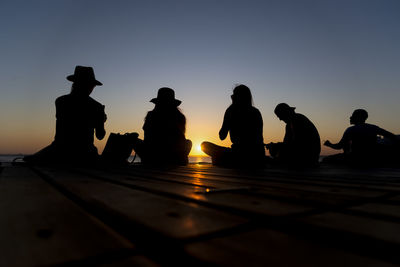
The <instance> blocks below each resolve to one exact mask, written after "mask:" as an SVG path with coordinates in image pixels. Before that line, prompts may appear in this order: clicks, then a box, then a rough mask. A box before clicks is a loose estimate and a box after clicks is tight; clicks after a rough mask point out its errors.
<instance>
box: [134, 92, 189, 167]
mask: <svg viewBox="0 0 400 267" xmlns="http://www.w3.org/2000/svg"><path fill="white" fill-rule="evenodd" d="M150 102H152V103H154V104H155V107H154V109H153V110H152V111H149V112H148V113H147V115H146V118H145V122H144V125H143V131H144V139H143V140H141V139H139V138H137V139H136V140H134V142H133V149H134V150H135V152H136V153H137V154H138V156H139V157H140V159H141V161H142V163H144V164H155V165H165V164H167V165H171V164H172V165H185V164H187V163H188V155H189V152H190V149H191V148H192V142H191V141H190V140H187V139H186V138H185V131H186V118H185V115H183V114H182V112H181V111H180V110H179V108H178V106H179V105H180V104H181V103H182V102H181V101H180V100H177V99H175V92H174V90H172V89H171V88H168V87H162V88H160V89H159V90H158V93H157V97H156V98H153V99H151V100H150ZM163 151H166V153H168V156H167V157H166V156H165V154H164V153H163Z"/></svg>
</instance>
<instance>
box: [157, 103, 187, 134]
mask: <svg viewBox="0 0 400 267" xmlns="http://www.w3.org/2000/svg"><path fill="white" fill-rule="evenodd" d="M153 112H155V113H157V114H158V115H159V116H161V117H165V119H166V120H168V119H174V120H176V122H177V123H178V125H179V128H180V129H181V130H182V131H183V134H185V133H186V117H185V115H184V114H183V113H182V111H181V109H180V108H179V107H177V106H175V105H169V104H167V105H165V104H156V105H155V106H154V109H153Z"/></svg>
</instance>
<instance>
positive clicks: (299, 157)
mask: <svg viewBox="0 0 400 267" xmlns="http://www.w3.org/2000/svg"><path fill="white" fill-rule="evenodd" d="M295 109H296V108H295V107H291V106H289V105H288V104H286V103H280V104H278V105H277V106H276V107H275V110H274V112H275V115H276V116H277V117H278V118H279V119H280V120H281V121H283V122H285V123H286V128H285V137H284V139H283V142H280V143H269V144H267V145H266V148H267V149H268V150H269V151H270V154H271V157H272V158H273V159H274V162H277V163H279V164H286V165H289V166H296V167H310V166H315V165H318V161H319V154H320V152H321V140H320V137H319V133H318V130H317V128H316V127H315V126H314V124H313V123H312V122H311V121H310V120H309V119H308V118H307V117H306V116H304V115H303V114H300V113H296V112H295Z"/></svg>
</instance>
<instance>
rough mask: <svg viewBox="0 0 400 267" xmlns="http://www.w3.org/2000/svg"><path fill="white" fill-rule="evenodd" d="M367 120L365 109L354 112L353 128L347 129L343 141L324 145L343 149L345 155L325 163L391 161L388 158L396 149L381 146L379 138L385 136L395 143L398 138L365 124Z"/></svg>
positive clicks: (325, 160)
mask: <svg viewBox="0 0 400 267" xmlns="http://www.w3.org/2000/svg"><path fill="white" fill-rule="evenodd" d="M367 118H368V113H367V111H366V110H364V109H356V110H355V111H354V112H353V114H352V115H351V117H350V124H352V125H353V126H350V127H349V128H347V129H346V131H345V132H344V134H343V137H342V139H341V140H340V141H339V142H338V143H336V144H332V143H331V142H330V141H329V140H327V141H326V142H325V143H324V145H325V146H328V147H330V148H333V149H343V153H341V154H336V155H331V156H327V157H325V158H324V162H330V163H354V164H371V163H374V162H376V161H386V160H390V159H388V156H389V157H390V155H389V154H391V153H393V152H394V149H391V148H390V147H385V146H381V145H379V144H378V136H384V137H386V138H388V139H390V140H392V141H393V142H394V143H397V142H398V141H397V137H396V136H395V135H394V134H392V133H391V132H388V131H386V130H384V129H382V128H379V127H378V126H376V125H373V124H368V123H365V121H366V120H367ZM391 150H392V151H391ZM394 154H395V153H394ZM397 154H398V153H397ZM392 156H393V155H392ZM397 157H398V155H397Z"/></svg>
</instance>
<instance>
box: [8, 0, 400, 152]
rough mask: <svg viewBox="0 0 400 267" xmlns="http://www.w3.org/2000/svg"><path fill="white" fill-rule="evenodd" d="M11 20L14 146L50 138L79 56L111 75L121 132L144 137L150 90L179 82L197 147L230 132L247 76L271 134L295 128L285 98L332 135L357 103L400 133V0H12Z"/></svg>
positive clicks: (113, 109)
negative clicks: (237, 91) (230, 114)
mask: <svg viewBox="0 0 400 267" xmlns="http://www.w3.org/2000/svg"><path fill="white" fill-rule="evenodd" d="M0 28H1V30H0V36H1V42H0V59H1V64H0V81H1V84H0V87H1V97H0V114H1V115H0V125H1V126H0V127H1V128H0V153H33V152H35V151H36V150H38V149H40V148H42V147H44V146H45V145H48V144H50V142H51V141H52V139H53V137H54V131H55V106H54V100H55V99H56V98H57V97H58V96H60V95H63V94H67V93H69V91H70V86H71V83H70V82H68V81H67V80H66V79H65V77H66V76H67V75H69V74H72V73H73V70H74V67H75V65H85V66H92V67H94V70H95V73H96V77H97V79H98V80H99V81H101V82H103V84H104V85H103V86H100V87H96V88H95V90H94V92H93V94H92V97H93V98H95V99H97V100H98V101H100V102H101V103H103V104H105V105H106V113H107V114H108V121H107V123H106V130H107V131H108V133H109V132H121V133H125V132H133V131H136V132H139V133H140V136H141V137H143V131H142V129H141V128H142V125H143V119H144V117H145V115H146V112H147V111H148V110H151V109H152V108H153V106H154V105H153V104H152V103H150V102H149V100H150V99H151V98H153V97H155V96H156V93H157V89H158V88H160V87H163V86H169V87H171V88H174V89H175V92H176V97H177V98H178V99H180V100H182V101H183V103H182V105H181V106H180V107H181V109H182V111H183V112H184V114H185V115H186V117H187V137H188V138H190V139H192V141H193V143H194V148H196V146H197V145H198V144H200V142H201V141H204V140H208V141H213V142H216V143H218V144H222V145H230V142H229V140H227V141H224V142H220V141H219V140H218V131H219V129H220V126H221V123H222V119H223V114H224V111H225V109H226V108H227V107H228V106H229V104H230V95H231V93H232V89H233V87H234V85H235V84H237V83H243V84H246V85H247V86H249V87H250V89H251V90H252V93H253V99H254V105H255V106H256V107H257V108H258V109H259V110H260V111H261V113H262V115H263V119H264V142H271V141H279V140H281V139H282V138H283V134H284V124H283V123H282V122H281V121H279V120H278V119H277V118H276V117H275V115H274V113H273V110H274V107H275V106H276V104H278V103H280V102H287V103H288V104H289V105H292V106H295V107H297V109H296V111H297V112H299V113H303V114H305V115H306V116H308V117H309V118H310V119H311V120H312V121H313V122H314V124H315V125H316V126H317V128H318V130H319V133H320V135H321V140H322V142H323V141H324V140H326V139H329V140H331V141H333V142H336V141H338V140H339V139H340V137H341V135H342V133H343V131H344V130H345V129H346V128H347V127H348V126H349V116H350V114H351V112H352V111H353V110H354V109H356V108H365V109H367V111H368V112H369V114H370V117H369V119H368V122H370V123H374V124H377V125H379V126H381V127H382V128H385V129H387V130H389V131H391V132H393V133H396V134H400V121H399V115H400V105H399V99H400V90H399V89H400V1H399V0H313V1H312V0H304V1H303V0H275V1H269V0H264V1H252V0H243V1H241V0H240V1H239V0H235V1H217V0H213V1H209V0H201V1H200V0H198V1H191V0H186V1H168V0H164V1H151V0H146V1H144V0H142V1H135V0H131V1H128V0H126V1H120V0H109V1H100V0H97V1H88V0H64V1H63V0H56V1H54V0H47V1H43V0H35V1H18V0H12V1H7V0H2V1H1V2H0ZM228 139H229V138H228ZM104 144H105V140H103V141H100V142H96V146H97V147H98V148H99V151H100V152H101V151H102V150H103V147H104ZM162 152H165V153H168V151H161V153H162ZM332 152H333V151H332V150H331V149H327V148H324V149H323V154H329V153H332ZM196 153H198V152H197V151H196V150H193V151H192V154H196Z"/></svg>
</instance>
